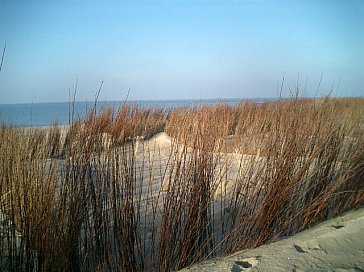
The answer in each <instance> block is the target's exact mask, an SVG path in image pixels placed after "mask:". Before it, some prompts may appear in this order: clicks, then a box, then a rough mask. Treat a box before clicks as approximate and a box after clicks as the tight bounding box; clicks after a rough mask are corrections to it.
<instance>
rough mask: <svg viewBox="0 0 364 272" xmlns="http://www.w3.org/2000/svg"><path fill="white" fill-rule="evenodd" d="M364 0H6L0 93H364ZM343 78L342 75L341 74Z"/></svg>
mask: <svg viewBox="0 0 364 272" xmlns="http://www.w3.org/2000/svg"><path fill="white" fill-rule="evenodd" d="M363 18H364V1H361V0H358V1H355V0H353V1H263V0H261V1H259V0H255V1H197V0H196V1H193V0H190V1H115V2H111V1H4V0H0V47H1V51H2V48H3V45H4V43H5V42H7V48H6V54H5V59H4V63H3V69H2V71H1V72H0V103H21V102H32V101H33V102H58V101H67V100H68V89H69V88H70V87H72V85H73V83H74V82H75V80H76V79H78V84H79V88H78V94H77V99H78V100H89V101H90V100H93V99H94V95H95V93H96V91H97V89H98V86H99V85H100V83H101V81H102V80H104V86H103V90H102V93H101V95H100V100H123V99H124V98H125V96H126V93H127V90H128V89H129V88H130V89H131V92H130V97H129V98H130V99H142V100H148V99H191V98H195V99H201V98H240V97H250V98H251V97H275V96H276V95H277V84H280V81H281V79H282V77H283V75H284V76H285V79H286V81H285V86H286V88H285V90H286V93H288V92H289V89H288V87H291V88H293V87H294V82H295V81H296V80H297V78H298V75H299V79H300V85H301V89H304V87H305V85H306V82H307V93H308V95H313V94H314V93H315V91H316V87H317V84H318V82H319V79H320V77H321V74H323V81H322V84H321V92H322V93H323V94H325V93H326V92H328V91H329V89H330V88H331V87H332V85H333V84H334V82H335V84H334V92H333V94H334V95H337V96H363V95H364V49H363V48H364V19H363ZM339 81H340V83H339Z"/></svg>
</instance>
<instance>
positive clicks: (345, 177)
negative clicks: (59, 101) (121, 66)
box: [0, 98, 364, 271]
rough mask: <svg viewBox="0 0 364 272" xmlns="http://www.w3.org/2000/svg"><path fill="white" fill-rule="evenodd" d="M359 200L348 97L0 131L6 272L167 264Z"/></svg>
mask: <svg viewBox="0 0 364 272" xmlns="http://www.w3.org/2000/svg"><path fill="white" fill-rule="evenodd" d="M160 132H166V133H167V134H168V135H169V136H170V137H171V141H170V143H169V144H164V145H158V137H155V136H156V135H157V136H158V135H159V134H158V133H160ZM363 203H364V100H363V99H362V98H347V99H344V98H341V99H335V98H323V99H299V98H294V99H290V100H277V101H275V102H269V103H253V102H242V103H239V104H237V105H235V106H230V105H225V104H217V105H211V106H196V107H192V108H176V109H171V110H168V111H167V110H164V109H160V108H157V109H156V108H147V109H146V108H140V107H138V106H132V105H128V104H123V105H122V106H121V107H120V108H119V109H118V110H117V111H114V109H111V108H109V109H105V110H103V111H102V112H101V113H99V114H95V112H91V113H89V115H88V117H87V118H86V120H83V121H81V120H79V121H75V122H73V123H72V125H70V126H69V127H60V126H56V125H55V126H52V127H51V128H50V129H48V130H45V129H41V128H15V127H11V126H5V125H2V126H1V127H0V242H1V244H0V260H1V263H0V265H1V267H2V269H7V270H10V271H110V270H115V271H171V270H178V269H180V268H183V267H187V266H190V265H191V264H193V263H196V262H199V261H201V260H205V259H207V258H211V257H215V256H223V255H227V254H231V253H232V252H235V251H237V250H241V249H246V248H253V247H257V246H260V245H262V244H265V243H269V242H271V241H275V240H277V239H281V238H282V237H287V236H290V235H293V234H295V233H297V232H299V231H301V230H303V229H306V228H310V227H312V226H314V225H315V224H317V223H318V222H321V221H323V220H326V219H328V218H331V217H335V216H337V215H339V214H341V213H343V212H344V211H347V210H350V209H355V208H357V207H359V206H360V205H362V204H363Z"/></svg>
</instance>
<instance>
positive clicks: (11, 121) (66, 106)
mask: <svg viewBox="0 0 364 272" xmlns="http://www.w3.org/2000/svg"><path fill="white" fill-rule="evenodd" d="M247 100H249V101H254V102H256V103H262V102H266V101H271V100H274V99H271V98H259V99H205V100H204V99H199V100H140V101H128V102H125V101H106V102H98V103H96V111H97V112H100V111H101V110H102V109H103V108H105V107H114V108H115V109H118V108H119V107H120V106H121V105H122V104H123V103H128V104H134V105H135V104H136V105H138V106H140V107H159V108H164V109H171V108H177V107H182V106H184V107H186V106H187V107H193V106H200V105H213V104H216V103H226V104H229V105H236V104H237V103H239V102H242V101H247ZM94 105H95V103H94V102H86V101H82V102H81V101H77V102H74V103H69V102H57V103H27V104H0V124H4V125H12V126H17V127H21V126H27V127H30V126H49V125H53V124H58V125H67V124H70V122H72V117H73V120H78V119H80V120H83V119H84V118H85V116H86V115H87V113H88V112H90V111H91V110H92V109H93V108H94Z"/></svg>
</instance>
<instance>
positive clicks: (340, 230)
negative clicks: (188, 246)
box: [182, 208, 364, 272]
mask: <svg viewBox="0 0 364 272" xmlns="http://www.w3.org/2000/svg"><path fill="white" fill-rule="evenodd" d="M182 271H232V272H238V271H292V272H293V271H295V272H299V271H334V272H341V271H353V272H354V271H358V272H359V271H364V208H361V209H359V210H357V211H353V212H349V213H347V214H345V215H344V216H340V217H336V218H334V219H332V220H329V221H326V222H323V223H321V224H319V225H317V226H316V227H314V228H312V229H310V230H306V231H303V232H300V233H298V234H297V235H295V236H293V237H290V238H288V239H285V240H281V241H278V242H275V243H272V244H269V245H264V246H261V247H258V248H255V249H251V250H243V251H239V252H237V253H234V254H232V255H230V256H228V257H224V258H216V259H212V260H208V261H205V262H202V263H200V264H196V265H194V266H192V267H191V268H189V269H184V270H182Z"/></svg>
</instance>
